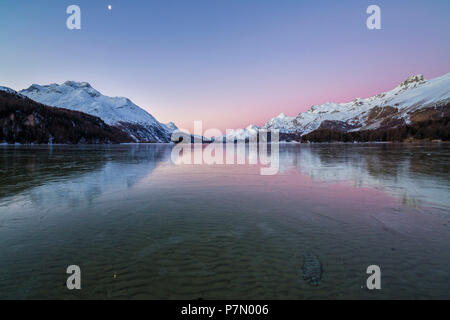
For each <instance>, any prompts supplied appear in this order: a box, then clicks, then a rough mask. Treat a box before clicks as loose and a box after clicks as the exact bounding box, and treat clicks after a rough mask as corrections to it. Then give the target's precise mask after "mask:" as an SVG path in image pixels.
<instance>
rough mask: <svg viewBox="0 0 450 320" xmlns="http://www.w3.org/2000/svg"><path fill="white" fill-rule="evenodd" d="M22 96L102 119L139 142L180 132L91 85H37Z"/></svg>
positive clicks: (163, 140)
mask: <svg viewBox="0 0 450 320" xmlns="http://www.w3.org/2000/svg"><path fill="white" fill-rule="evenodd" d="M19 93H20V94H22V95H24V96H26V97H28V98H30V99H32V100H34V101H37V102H40V103H43V104H45V105H49V106H53V107H59V108H65V109H70V110H75V111H81V112H84V113H87V114H90V115H93V116H97V117H100V118H101V119H102V120H103V121H105V123H106V124H108V125H110V126H114V127H117V128H119V129H121V130H123V131H125V132H126V133H127V134H129V135H130V136H131V137H132V138H133V140H134V141H135V142H170V138H171V134H172V132H173V131H174V130H176V129H177V127H176V126H175V124H173V123H170V124H168V125H165V124H163V123H160V122H159V121H158V120H156V119H155V118H154V117H153V116H152V115H151V114H150V113H148V112H147V111H145V110H143V109H142V108H140V107H139V106H137V105H136V104H134V103H133V102H132V101H131V100H130V99H128V98H123V97H108V96H105V95H103V94H101V93H100V92H99V91H97V90H95V89H94V88H93V87H92V86H91V85H90V84H89V83H87V82H75V81H66V82H64V83H63V84H60V85H59V84H50V85H43V86H41V85H37V84H33V85H31V86H30V87H29V88H27V89H24V90H21V91H20V92H19Z"/></svg>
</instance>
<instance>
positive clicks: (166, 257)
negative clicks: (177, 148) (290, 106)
mask: <svg viewBox="0 0 450 320" xmlns="http://www.w3.org/2000/svg"><path fill="white" fill-rule="evenodd" d="M172 148H173V146H171V145H120V146H82V147H80V146H52V147H47V146H45V147H43V146H30V147H26V146H0V298H3V299H5V298H20V299H27V298H43V299H53V298H55V299H74V298H83V299H92V298H100V299H104V298H114V299H120V298H125V299H128V298H130V299H140V298H143V299H176V298H181V299H198V298H203V299H232V298H234V299H316V298H321V299H335V298H337V299H343V298H363V299H366V298H368V299H371V298H375V299H388V298H394V299H399V298H412V299H426V298H446V299H449V298H450V294H449V289H450V267H449V265H450V200H449V199H450V197H449V194H450V193H449V191H450V174H449V172H450V161H449V159H450V146H449V145H445V144H442V145H439V144H434V145H425V146H424V145H389V144H361V145H347V144H335V145H285V146H281V149H280V172H279V174H277V175H273V176H262V175H260V170H259V169H260V166H257V165H248V164H247V165H214V166H210V165H176V164H174V163H173V162H172V160H171V150H172ZM305 253H312V254H314V255H316V256H317V257H318V258H319V259H320V261H321V263H322V268H323V274H322V279H321V281H320V284H319V286H318V287H313V286H311V285H309V284H308V283H307V282H306V281H304V280H303V275H302V264H303V255H304V254H305ZM73 264H75V265H79V266H80V267H81V270H82V289H81V290H79V291H69V290H68V289H67V288H66V279H67V276H68V275H67V274H66V268H67V266H69V265H73ZM373 264H375V265H379V266H380V268H381V274H382V276H381V283H382V289H381V290H375V291H370V290H368V289H367V288H366V279H367V277H368V275H367V274H366V268H367V267H368V266H369V265H373Z"/></svg>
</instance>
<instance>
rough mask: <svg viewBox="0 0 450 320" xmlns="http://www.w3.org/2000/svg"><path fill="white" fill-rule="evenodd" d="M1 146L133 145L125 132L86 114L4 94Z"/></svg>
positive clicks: (0, 101)
mask: <svg viewBox="0 0 450 320" xmlns="http://www.w3.org/2000/svg"><path fill="white" fill-rule="evenodd" d="M0 128H1V129H0V142H7V143H25V144H27V143H37V144H40V143H66V144H78V143H85V144H94V143H120V142H132V141H133V140H132V139H131V138H130V136H129V135H128V134H126V133H124V132H122V131H121V130H119V129H117V128H114V127H111V126H108V125H107V124H105V123H104V122H103V120H101V119H100V118H98V117H94V116H91V115H88V114H85V113H83V112H78V111H73V110H68V109H62V108H55V107H49V106H46V105H43V104H40V103H37V102H35V101H33V100H31V99H28V98H26V97H22V96H20V95H16V94H11V93H7V92H4V91H0Z"/></svg>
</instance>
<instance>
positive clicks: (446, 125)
mask: <svg viewBox="0 0 450 320" xmlns="http://www.w3.org/2000/svg"><path fill="white" fill-rule="evenodd" d="M449 120H450V117H448V116H446V117H443V118H441V119H438V120H431V119H430V120H426V121H420V122H414V123H412V124H408V125H402V126H398V127H395V128H386V129H378V130H365V131H355V132H342V131H337V130H333V129H317V130H315V131H313V132H311V133H309V134H307V135H304V136H303V137H302V141H303V142H307V141H310V142H354V141H357V142H377V141H379V142H381V141H391V142H403V141H407V140H442V141H450V121H449Z"/></svg>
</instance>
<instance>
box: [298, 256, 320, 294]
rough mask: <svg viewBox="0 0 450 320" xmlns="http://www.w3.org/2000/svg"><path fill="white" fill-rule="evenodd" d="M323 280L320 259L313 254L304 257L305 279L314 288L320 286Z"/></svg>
mask: <svg viewBox="0 0 450 320" xmlns="http://www.w3.org/2000/svg"><path fill="white" fill-rule="evenodd" d="M321 278H322V264H321V263H320V260H319V258H318V257H317V256H316V255H315V254H313V253H310V252H308V253H305V254H304V255H303V279H304V280H306V281H307V282H308V283H309V284H310V285H312V286H318V285H319V281H320V279H321Z"/></svg>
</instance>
